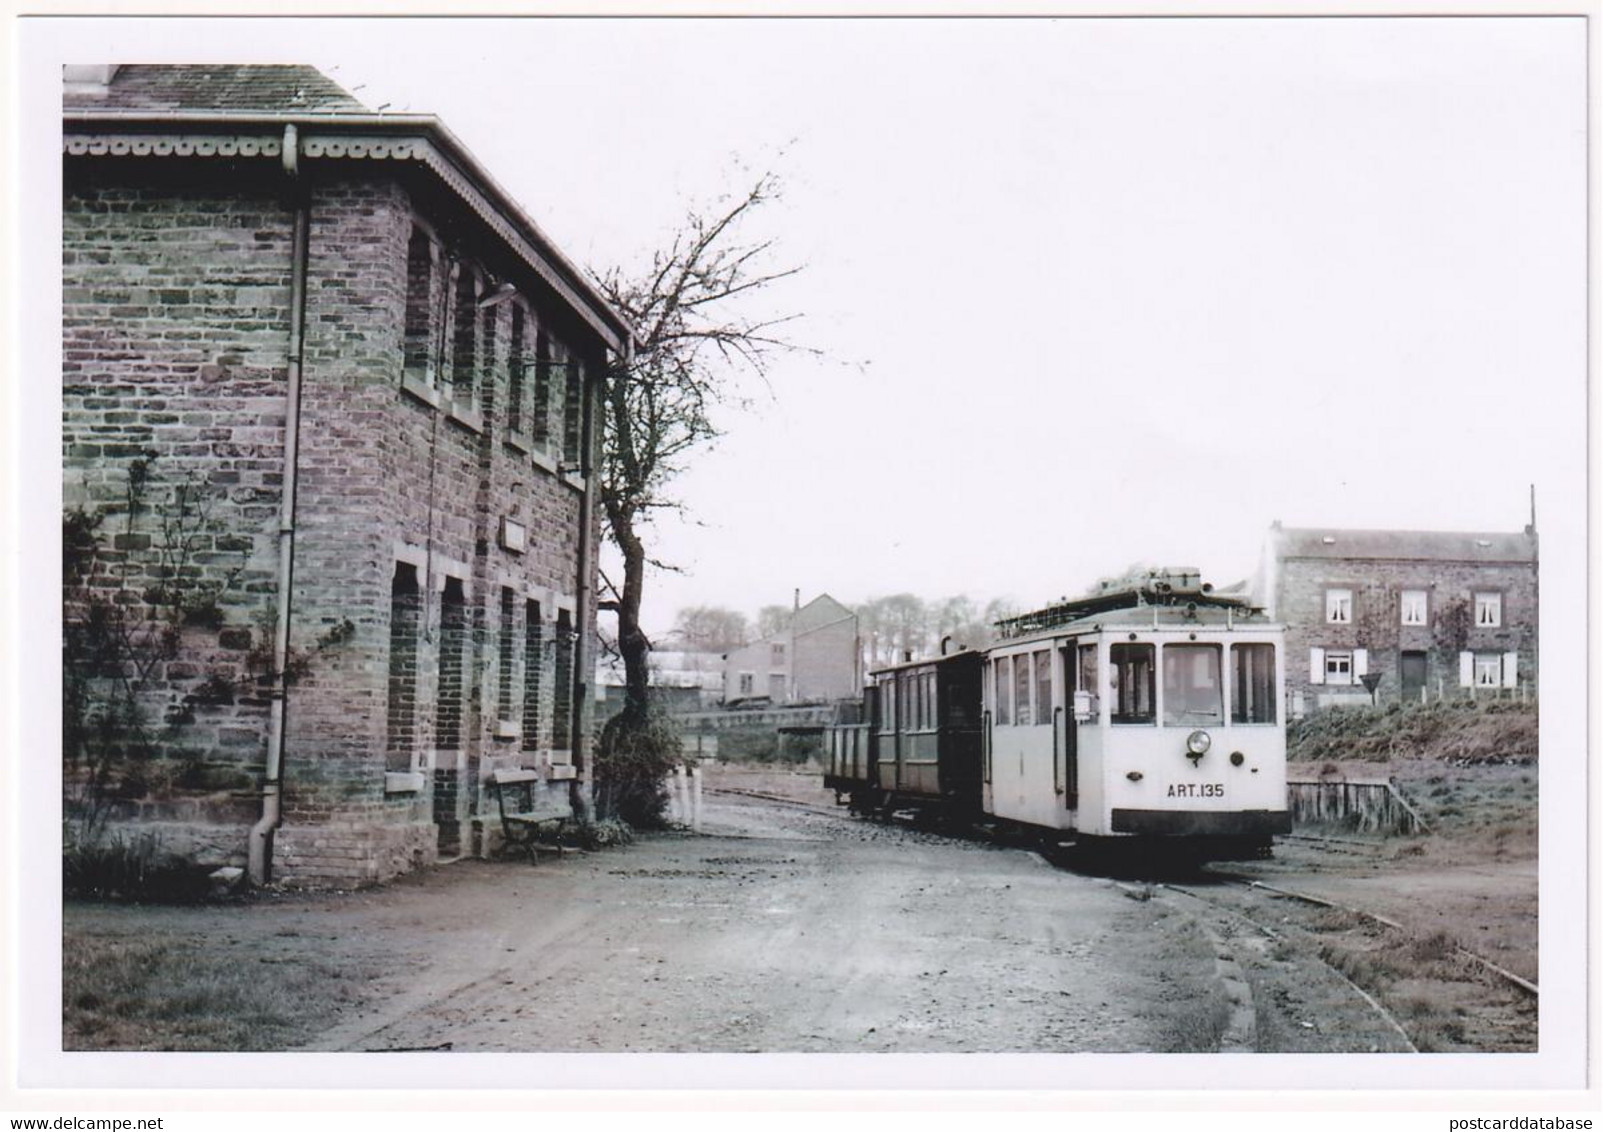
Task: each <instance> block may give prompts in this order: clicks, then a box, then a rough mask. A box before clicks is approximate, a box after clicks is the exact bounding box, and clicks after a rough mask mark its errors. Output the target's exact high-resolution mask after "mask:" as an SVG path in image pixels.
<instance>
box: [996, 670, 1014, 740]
mask: <svg viewBox="0 0 1603 1132" xmlns="http://www.w3.org/2000/svg"><path fill="white" fill-rule="evenodd" d="M995 692H996V725H997V726H998V727H1006V726H1007V725H1008V724H1010V723H1012V722H1013V658H1012V657H1010V656H1004V657H1002V658H1000V659H999V660H998V661H997V662H996V681H995Z"/></svg>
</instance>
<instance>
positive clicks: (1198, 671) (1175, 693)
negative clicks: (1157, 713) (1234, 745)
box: [1163, 645, 1224, 727]
mask: <svg viewBox="0 0 1603 1132" xmlns="http://www.w3.org/2000/svg"><path fill="white" fill-rule="evenodd" d="M1223 718H1224V683H1223V680H1222V679H1221V677H1220V674H1219V646H1218V645H1165V646H1164V647H1163V723H1164V726H1166V727H1198V726H1205V725H1208V724H1216V723H1218V722H1220V721H1221V720H1222V719H1223Z"/></svg>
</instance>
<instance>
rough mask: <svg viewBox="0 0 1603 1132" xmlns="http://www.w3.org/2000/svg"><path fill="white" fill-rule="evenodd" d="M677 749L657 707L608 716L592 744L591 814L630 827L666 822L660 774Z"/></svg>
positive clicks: (676, 734) (671, 729)
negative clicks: (593, 782) (593, 806)
mask: <svg viewBox="0 0 1603 1132" xmlns="http://www.w3.org/2000/svg"><path fill="white" fill-rule="evenodd" d="M682 754H683V745H682V743H681V742H680V739H679V732H678V730H677V729H676V728H675V727H674V725H673V724H672V722H670V721H669V720H668V718H667V717H666V716H665V715H664V714H663V713H662V712H661V711H660V710H658V709H649V710H647V711H645V712H644V713H639V712H630V711H623V712H620V713H619V714H618V715H615V716H613V717H612V718H611V719H609V720H608V721H607V725H606V726H605V727H604V728H602V730H601V737H600V740H599V741H598V742H597V744H596V795H595V796H596V813H597V816H598V817H599V818H601V819H603V820H605V819H608V818H618V819H622V820H623V821H624V822H627V823H628V824H629V825H631V826H633V827H635V828H636V829H660V828H661V827H662V826H664V825H665V824H667V823H666V821H665V818H664V812H665V811H666V810H667V808H668V789H667V786H666V779H667V776H668V774H669V772H671V771H672V770H673V768H674V767H675V766H676V765H678V764H679V762H680V761H681V757H682Z"/></svg>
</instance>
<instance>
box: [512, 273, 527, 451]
mask: <svg viewBox="0 0 1603 1132" xmlns="http://www.w3.org/2000/svg"><path fill="white" fill-rule="evenodd" d="M527 334H528V326H527V321H526V320H525V318H524V317H523V304H522V303H513V304H512V337H511V339H510V340H508V342H507V431H508V432H510V433H513V434H514V435H521V434H522V432H523V418H524V413H523V395H524V391H525V389H526V388H527V383H526V382H525V381H524V380H523V370H524V365H525V362H524V353H525V346H526V343H525V341H524V339H525V337H526V336H527Z"/></svg>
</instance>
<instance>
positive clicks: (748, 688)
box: [739, 672, 757, 696]
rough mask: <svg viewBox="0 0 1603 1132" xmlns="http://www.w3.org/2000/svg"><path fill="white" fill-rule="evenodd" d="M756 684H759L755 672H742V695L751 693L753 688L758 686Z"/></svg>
mask: <svg viewBox="0 0 1603 1132" xmlns="http://www.w3.org/2000/svg"><path fill="white" fill-rule="evenodd" d="M756 685H757V674H756V673H755V672H742V673H741V674H740V692H739V694H740V695H742V696H749V695H751V693H752V690H753V689H754V688H755V687H756Z"/></svg>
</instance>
